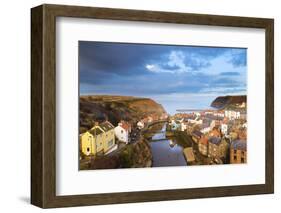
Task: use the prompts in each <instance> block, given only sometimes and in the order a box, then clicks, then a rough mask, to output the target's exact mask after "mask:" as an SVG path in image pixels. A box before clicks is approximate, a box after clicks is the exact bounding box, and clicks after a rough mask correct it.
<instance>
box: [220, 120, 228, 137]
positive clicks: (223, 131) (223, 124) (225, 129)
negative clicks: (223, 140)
mask: <svg viewBox="0 0 281 213" xmlns="http://www.w3.org/2000/svg"><path fill="white" fill-rule="evenodd" d="M227 131H228V126H227V124H226V123H222V124H221V132H222V133H223V134H224V135H227Z"/></svg>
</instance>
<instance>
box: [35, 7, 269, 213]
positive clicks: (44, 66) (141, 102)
mask: <svg viewBox="0 0 281 213" xmlns="http://www.w3.org/2000/svg"><path fill="white" fill-rule="evenodd" d="M31 26H32V29H31V45H32V46H31V76H32V79H31V82H32V85H31V87H32V90H31V93H32V94H31V95H32V101H31V106H32V108H31V110H32V118H31V120H32V132H31V135H32V141H31V203H32V204H34V205H36V206H39V207H42V208H51V207H66V206H79V205H98V204H114V203H129V202H146V201H161V200H177V199H190V198H206V197H218V196H237V195H252V194H266V193H273V191H274V149H273V148H274V147H273V145H274V112H273V111H274V99H273V97H274V95H273V94H274V43H273V41H274V40H273V38H274V36H273V35H274V33H273V29H274V22H273V19H265V18H249V17H233V16H216V15H200V14H186V13H171V12H156V11H139V10H125V9H110V8H93V7H78V6H65V5H41V6H38V7H35V8H32V10H31Z"/></svg>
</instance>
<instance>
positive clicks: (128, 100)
mask: <svg viewBox="0 0 281 213" xmlns="http://www.w3.org/2000/svg"><path fill="white" fill-rule="evenodd" d="M79 105H80V133H82V132H85V131H86V130H87V129H90V128H91V127H92V126H93V125H94V122H95V121H97V122H102V121H105V120H108V121H110V122H111V123H112V124H113V125H115V126H116V125H117V124H118V122H119V121H120V120H126V121H130V122H132V123H136V122H137V121H138V120H140V119H142V118H144V117H146V116H149V115H157V116H161V115H162V114H163V113H165V110H164V108H163V107H162V106H161V105H160V104H158V103H156V102H155V101H154V100H152V99H149V98H138V97H132V96H109V95H95V96H94V95H92V96H80V104H79Z"/></svg>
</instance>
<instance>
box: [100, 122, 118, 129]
mask: <svg viewBox="0 0 281 213" xmlns="http://www.w3.org/2000/svg"><path fill="white" fill-rule="evenodd" d="M99 126H100V128H102V130H103V131H105V132H107V131H109V130H111V129H114V126H113V125H112V124H111V123H110V122H109V121H105V122H103V123H101V124H100V125H99Z"/></svg>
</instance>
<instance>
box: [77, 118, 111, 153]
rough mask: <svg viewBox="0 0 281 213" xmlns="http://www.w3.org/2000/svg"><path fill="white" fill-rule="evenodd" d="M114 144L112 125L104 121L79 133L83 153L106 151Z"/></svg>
mask: <svg viewBox="0 0 281 213" xmlns="http://www.w3.org/2000/svg"><path fill="white" fill-rule="evenodd" d="M114 145H115V136H114V126H113V125H112V124H111V123H110V122H108V121H105V122H103V123H101V124H100V125H96V126H94V127H93V128H92V129H90V130H88V131H87V132H85V133H83V134H81V135H80V146H81V151H82V153H83V154H85V155H96V154H97V153H103V154H104V153H106V152H108V151H109V150H110V149H111V148H113V147H114Z"/></svg>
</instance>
